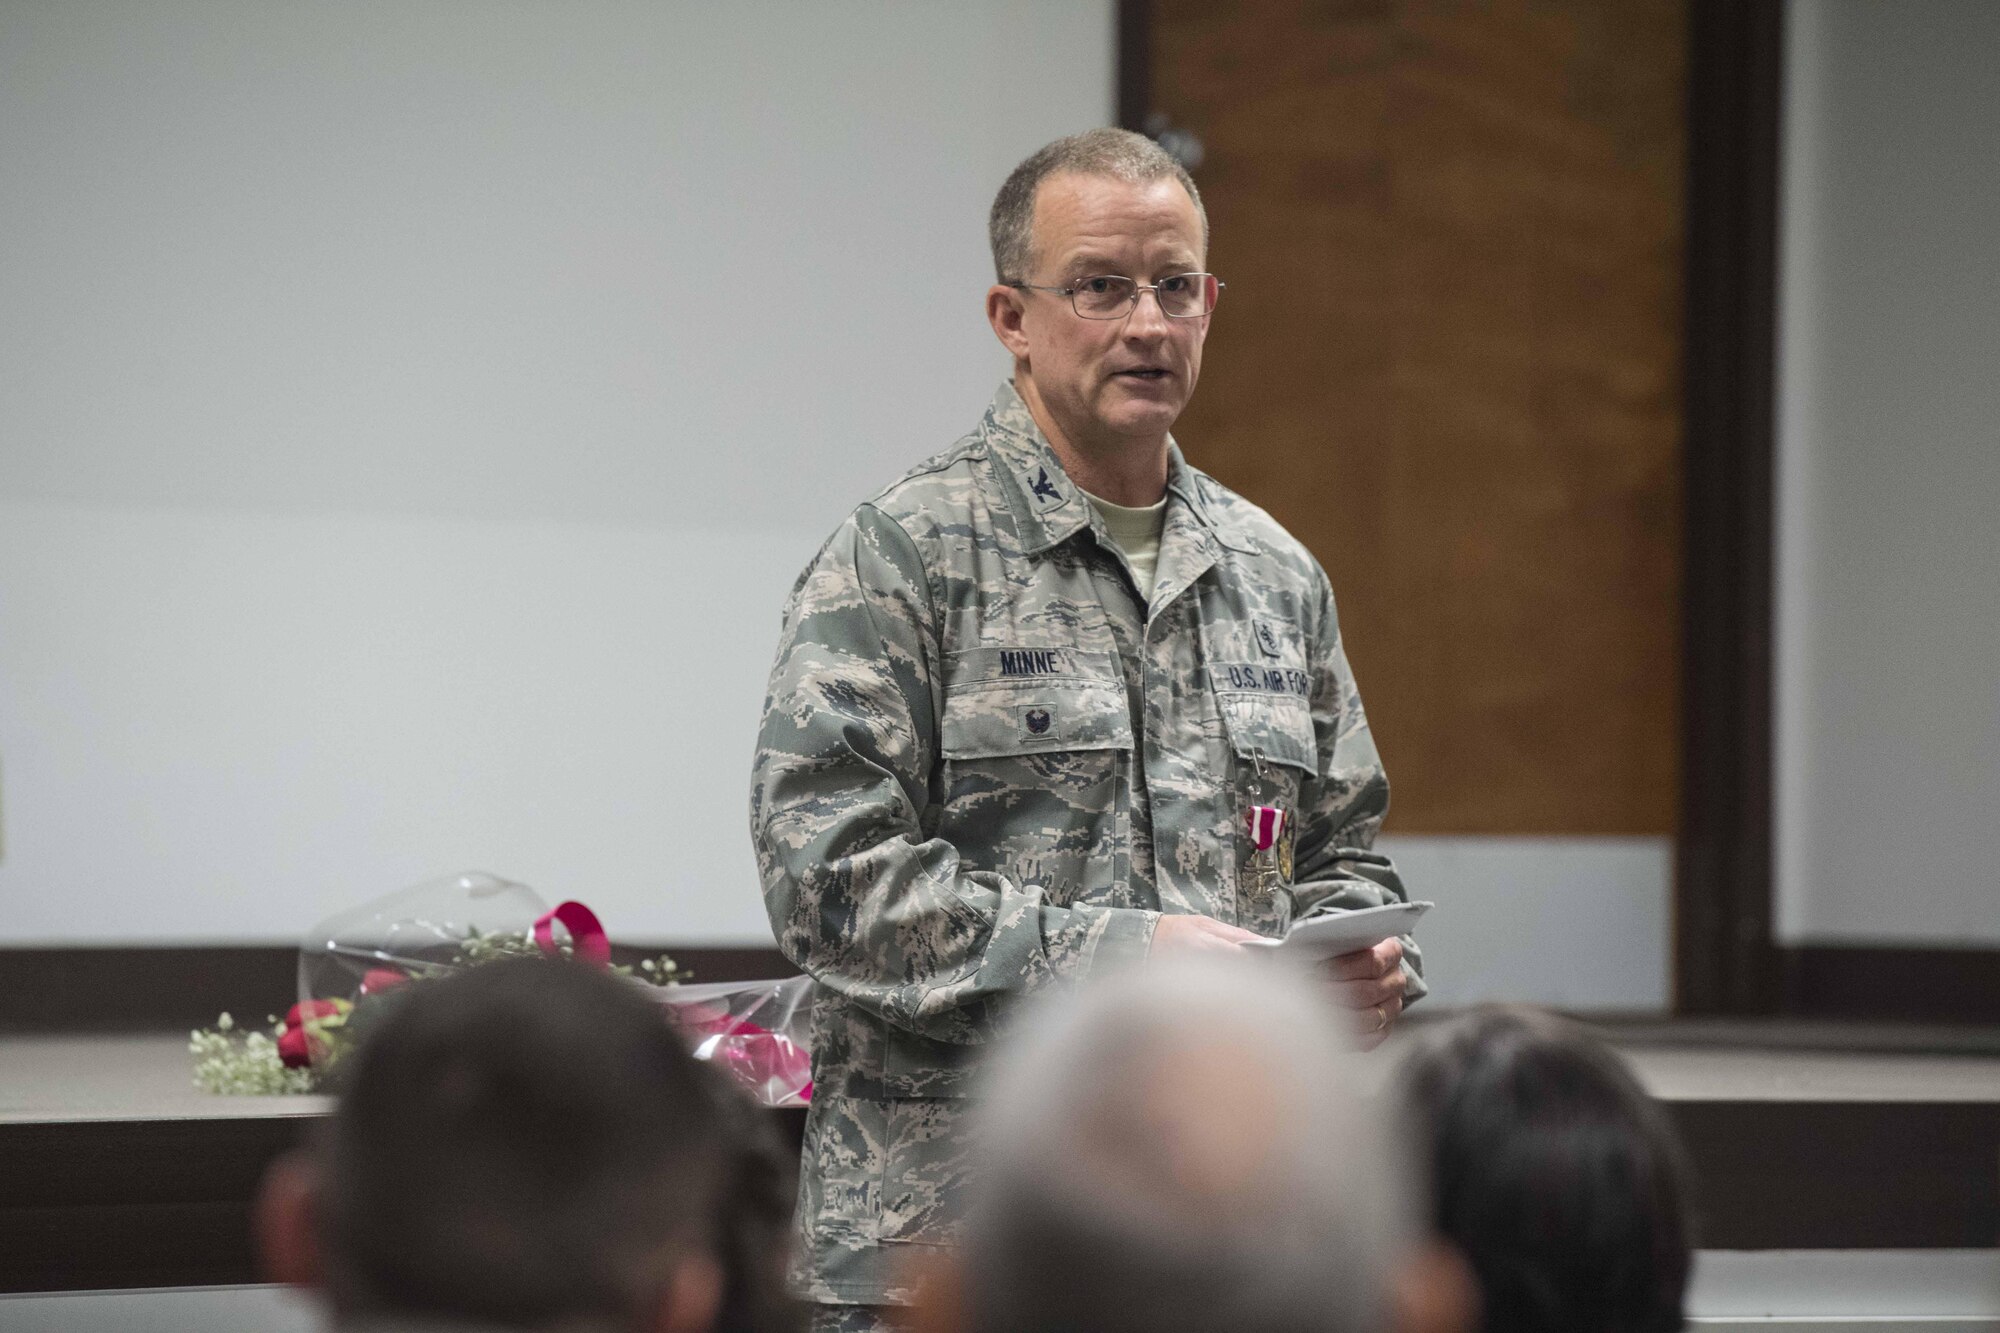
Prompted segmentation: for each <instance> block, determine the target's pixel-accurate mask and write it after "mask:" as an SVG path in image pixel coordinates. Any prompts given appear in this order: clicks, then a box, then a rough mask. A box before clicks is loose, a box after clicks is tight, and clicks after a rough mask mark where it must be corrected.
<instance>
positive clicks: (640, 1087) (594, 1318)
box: [260, 960, 749, 1333]
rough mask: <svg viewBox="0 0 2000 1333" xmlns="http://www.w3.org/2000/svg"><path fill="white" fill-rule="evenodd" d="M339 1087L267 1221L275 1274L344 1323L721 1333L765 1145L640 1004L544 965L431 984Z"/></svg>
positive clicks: (611, 983)
mask: <svg viewBox="0 0 2000 1333" xmlns="http://www.w3.org/2000/svg"><path fill="white" fill-rule="evenodd" d="M340 1074H341V1083H340V1086H341V1092H340V1097H339V1103H338V1107H337V1109H336V1111H335V1113H334V1116H333V1117H332V1120H331V1123H330V1125H329V1126H328V1127H327V1130H326V1132H325V1133H323V1134H322V1135H321V1136H320V1137H319V1138H318V1139H317V1140H315V1143H314V1147H313V1148H312V1149H311V1150H310V1151H309V1152H308V1153H307V1154H306V1155H305V1156H304V1157H303V1158H301V1159H296V1160H293V1161H290V1162H287V1163H285V1164H283V1165H281V1166H280V1167H279V1168H277V1169H275V1170H274V1171H273V1173H272V1175H271V1177H270V1179H269V1180H268V1181H267V1184H266V1190H265V1196H264V1200H263V1204H262V1207H261V1209H260V1238H261V1239H262V1241H263V1243H264V1247H265V1254H266V1259H267V1264H268V1266H269V1267H270V1269H271V1270H272V1275H273V1276H275V1277H277V1278H279V1279H280V1280H283V1281H289V1282H294V1283H298V1284H300V1285H307V1286H313V1287H317V1288H320V1289H321V1290H322V1291H323V1292H324V1294H325V1296H326V1297H327V1299H328V1301H329V1303H330V1304H331V1306H332V1309H333V1312H334V1316H335V1319H336V1321H337V1322H340V1323H349V1322H361V1321H369V1320H376V1319H430V1320H448V1321H461V1322H478V1323H485V1324H490V1325H496V1326H502V1327H508V1328H546V1327H552V1326H556V1325H561V1326H563V1327H566V1328H590V1329H598V1328H601V1329H606V1330H613V1329H615V1330H621V1333H622V1331H625V1330H630V1331H631V1333H654V1331H656V1330H674V1331H675V1333H701V1331H702V1330H706V1329H708V1328H709V1327H710V1326H711V1325H712V1323H713V1322H714V1320H715V1317H716V1315H717V1311H718V1307H719V1306H720V1305H721V1303H722V1300H723V1289H724V1286H725V1283H726V1278H725V1275H724V1273H723V1271H722V1265H723V1259H722V1256H720V1255H719V1254H718V1253H717V1251H718V1249H721V1248H724V1247H726V1245H727V1241H723V1242H721V1243H720V1244H718V1238H717V1232H718V1224H719V1221H720V1220H721V1219H722V1218H723V1217H724V1216H725V1215H724V1213H723V1212H722V1211H721V1205H722V1200H723V1195H724V1192H725V1190H727V1189H728V1188H729V1187H730V1186H731V1185H732V1184H733V1183H734V1180H733V1177H735V1176H737V1175H738V1174H740V1173H741V1172H742V1171H743V1170H746V1169H749V1168H747V1167H745V1166H744V1164H743V1163H744V1162H745V1160H746V1159H745V1158H744V1157H743V1151H744V1147H743V1145H744V1144H745V1142H746V1140H745V1139H744V1138H743V1136H742V1134H741V1133H740V1132H738V1131H735V1130H732V1129H731V1128H730V1126H729V1124H728V1123H727V1121H726V1116H725V1107H726V1103H725V1102H723V1101H722V1100H721V1099H720V1097H719V1094H720V1093H721V1092H722V1091H723V1090H722V1089H721V1088H720V1086H719V1084H718V1083H717V1081H716V1080H715V1079H714V1078H713V1077H712V1075H711V1072H710V1071H709V1070H707V1069H706V1068H704V1067H703V1066H701V1065H700V1064H698V1063H697V1062H696V1061H695V1059H694V1058H693V1056H692V1055H691V1054H690V1053H689V1051H688V1049H687V1047H686V1045H685V1043H684V1042H683V1041H682V1039H681V1037H680V1036H679V1035H678V1034H677V1033H676V1032H675V1031H674V1030H673V1029H672V1028H671V1027H670V1026H669V1025H668V1024H667V1023H666V1022H665V1021H664V1020H663V1018H662V1016H661V1014H660V1011H659V1008H658V1006H657V1005H656V1004H654V1003H652V1002H651V1001H649V1000H648V999H646V998H645V997H644V996H643V995H642V994H639V993H638V992H637V991H636V989H635V988H634V986H633V985H632V983H629V982H622V981H620V980H618V979H617V978H614V977H611V976H608V975H606V974H603V973H600V972H595V971H592V970H590V969H588V968H585V967H582V966H579V965H576V964H572V963H556V962H541V961H525V960H524V961H518V962H508V963H496V964H491V965H487V966H482V967H478V968H473V969H471V970H469V971H467V972H465V973H463V974H460V975H458V976H454V977H451V978H449V979H446V980H441V981H426V982H422V983H418V984H414V985H411V986H409V987H407V988H405V990H404V991H402V992H400V993H399V994H398V996H397V998H396V999H395V1001H394V1007H393V1008H392V1009H391V1011H390V1012H389V1013H388V1014H387V1015H386V1016H385V1017H384V1018H383V1019H382V1021H381V1022H380V1023H379V1024H377V1025H374V1026H373V1027H371V1029H370V1030H369V1032H368V1033H367V1035H366V1036H365V1038H364V1039H363V1040H362V1042H361V1044H360V1048H359V1049H358V1050H357V1051H356V1052H355V1053H354V1054H353V1055H352V1056H350V1057H348V1060H347V1061H346V1062H345V1063H344V1064H343V1066H342V1067H341V1070H340Z"/></svg>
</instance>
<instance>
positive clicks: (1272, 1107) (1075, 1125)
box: [964, 965, 1416, 1333]
mask: <svg viewBox="0 0 2000 1333" xmlns="http://www.w3.org/2000/svg"><path fill="white" fill-rule="evenodd" d="M1040 1019H1041V1021H1039V1022H1037V1023H1034V1024H1031V1025H1030V1026H1029V1027H1028V1028H1027V1029H1026V1030H1024V1032H1023V1033H1022V1034H1021V1038H1020V1040H1019V1042H1018V1044H1017V1045H1016V1046H1015V1048H1014V1049H1013V1050H1012V1051H1011V1052H1010V1053H1009V1054H1008V1056H1007V1057H1005V1058H1004V1059H1003V1060H1002V1062H1001V1063H1000V1065H999V1067H998V1068H997V1069H996V1070H995V1071H994V1077H993V1080H992V1084H991V1089H990V1099H989V1102H988V1104H987V1106H986V1108H985V1117H986V1118H985V1121H984V1130H985V1133H984V1138H983V1140H982V1144H983V1149H984V1153H985V1161H984V1163H983V1170H982V1172H981V1175H980V1186H979V1188H980V1192H979V1195H978V1198H977V1200H976V1203H975V1207H974V1210H973V1216H972V1219H971V1221H970V1225H969V1231H968V1235H967V1241H966V1278H965V1293H964V1304H965V1307H966V1314H967V1319H968V1322H969V1324H970V1326H971V1329H972V1330H973V1333H1027V1331H1028V1330H1035V1331H1036V1333H1047V1331H1048V1330H1061V1329H1072V1328H1073V1329H1078V1330H1082V1329H1092V1330H1097V1331H1098V1333H1116V1331H1117V1330H1122V1329H1132V1330H1139V1329H1145V1330H1149V1331H1150V1333H1161V1331H1162V1330H1168V1331H1170V1330H1175V1329H1188V1330H1196V1329H1217V1328H1229V1329H1235V1330H1245V1331H1246V1333H1266V1331H1270V1333H1361V1331H1362V1330H1370V1331H1371V1333H1372V1331H1373V1330H1379V1329H1382V1328H1384V1327H1385V1326H1387V1325H1388V1324H1389V1323H1391V1322H1393V1321H1390V1320H1388V1319H1387V1318H1386V1311H1387V1302H1388V1289H1389V1285H1390V1283H1391V1279H1392V1274H1393V1272H1394V1270H1395V1267H1396V1265H1397V1263H1398V1261H1399V1260H1400V1259H1401V1258H1402V1257H1403V1256H1404V1255H1406V1254H1407V1252H1408V1251H1409V1250H1410V1248H1411V1247H1412V1246H1413V1245H1414V1244H1415V1241H1416V1231H1415V1223H1414V1220H1413V1218H1412V1216H1411V1205H1410V1203H1409V1200H1410V1199H1411V1197H1412V1196H1413V1193H1414V1191H1413V1190H1412V1188H1411V1185H1410V1182H1409V1181H1408V1179H1407V1178H1406V1169H1405V1167H1404V1164H1403V1158H1402V1154H1401V1150H1400V1146H1399V1145H1397V1144H1396V1143H1394V1142H1393V1141H1392V1140H1391V1139H1390V1138H1389V1136H1388V1135H1387V1134H1386V1133H1385V1131H1384V1127H1383V1126H1382V1124H1381V1123H1380V1122H1379V1121H1378V1119H1377V1116H1376V1112H1375V1109H1374V1106H1373V1104H1372V1102H1371V1101H1370V1100H1369V1099H1367V1098H1365V1097H1363V1096H1362V1095H1361V1094H1360V1092H1359V1091H1358V1090H1357V1088H1356V1086H1355V1082H1356V1078H1357V1075H1358V1074H1359V1072H1360V1071H1359V1070H1358V1068H1357V1065H1356V1063H1355V1062H1356V1059H1357V1057H1355V1056H1353V1055H1352V1054H1351V1052H1349V1050H1348V1049H1347V1047H1348V1038H1347V1036H1346V1035H1345V1032H1344V1029H1343V1027H1342V1025H1341V1024H1340V1023H1339V1022H1338V1021H1337V1020H1336V1018H1335V1017H1334V1016H1333V1015H1332V1014H1331V1013H1330V1012H1329V1011H1327V1010H1326V1009H1325V1008H1324V1007H1323V1002H1322V1000H1321V997H1320V996H1319V994H1318V993H1317V992H1316V991H1315V990H1314V989H1313V988H1312V987H1310V986H1309V985H1308V984H1307V983H1306V982H1305V981H1304V980H1303V979H1300V978H1295V977H1292V976H1290V975H1289V974H1286V973H1282V972H1279V971H1278V970H1276V969H1272V968H1257V969H1243V968H1227V967H1220V966H1216V965H1207V966H1200V967H1173V968H1166V967H1158V968H1149V969H1145V970H1143V971H1140V972H1135V973H1132V974H1130V975H1127V976H1125V977H1122V978H1119V979H1116V980H1114V981H1112V982H1110V983H1109V984H1106V985H1104V986H1101V987H1099V988H1097V989H1094V990H1092V991H1088V992H1086V993H1084V994H1082V995H1081V996H1077V997H1073V998H1072V999H1071V1000H1070V1001H1069V1002H1068V1003H1067V1004H1065V1005H1064V1006H1063V1007H1061V1008H1060V1009H1058V1010H1052V1011H1050V1012H1046V1013H1044V1014H1042V1015H1040Z"/></svg>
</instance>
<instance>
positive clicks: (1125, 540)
mask: <svg viewBox="0 0 2000 1333" xmlns="http://www.w3.org/2000/svg"><path fill="white" fill-rule="evenodd" d="M1083 495H1084V498H1085V499H1087V500H1089V501H1090V507H1091V508H1092V509H1095V510H1096V511H1097V516H1098V517H1099V518H1101V519H1103V520H1104V526H1105V528H1106V529H1107V530H1108V531H1109V532H1110V533H1111V540H1112V541H1115V542H1117V543H1118V549H1119V550H1121V551H1123V552H1124V553H1125V563H1126V564H1127V565H1130V566H1131V567H1132V578H1133V581H1134V582H1136V583H1137V584H1138V585H1139V596H1140V597H1141V598H1143V599H1144V600H1145V601H1146V602H1148V603H1150V602H1151V601H1152V600H1153V578H1154V575H1155V574H1157V573H1158V571H1159V565H1160V532H1161V530H1162V529H1164V528H1165V527H1166V523H1167V497H1166V496H1164V495H1163V496H1161V497H1160V502H1159V503H1158V504H1151V505H1146V506H1144V507H1143V508H1139V509H1128V508H1127V507H1126V506H1124V505H1115V504H1112V503H1111V502H1110V501H1109V500H1100V499H1098V498H1097V497H1096V496H1094V495H1092V494H1091V493H1090V492H1089V491H1085V492H1084V493H1083Z"/></svg>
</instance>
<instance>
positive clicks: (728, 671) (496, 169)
mask: <svg viewBox="0 0 2000 1333" xmlns="http://www.w3.org/2000/svg"><path fill="white" fill-rule="evenodd" d="M1112 24H1113V16H1112V6H1111V5H1110V4H1109V3H1108V2H1106V0H1099V2H1097V3H1087V4H1078V3H1074V2H1073V0H982V2H981V3H961V4H951V5H940V4H931V3H924V2H921V0H910V2H909V3H903V4H889V3H863V2H860V0H854V2H849V3H842V4H839V5H825V4H810V3H803V2H801V3H765V4H760V5H711V4H695V3H684V4H668V3H657V2H655V0H596V2H594V3H588V4H582V3H568V4H561V5H547V4H527V3H519V4H487V3H482V4H465V3H443V2H441V0H429V2H427V3H425V4H422V5H406V4H401V3H365V2H362V0H346V2H344V3H341V4H338V5H301V4H280V5H273V4H268V3H262V2H261V0H257V2H251V0H245V2H244V3H228V2H227V0H194V2H193V3H185V4H177V5H172V6H163V5H151V4H145V3H129V4H108V3H98V2H94V0H39V2H35V3H30V2H28V0H12V2H10V3H9V4H7V5H6V6H5V7H4V8H0V236H5V237H6V244H5V245H4V246H0V310H4V311H5V312H6V318H5V319H4V320H0V834H4V852H0V942H59V941H114V940H151V941H166V940H196V939H209V938H218V937H219V938H241V939H271V940H289V939H294V938H296V937H297V936H298V934H299V933H300V932H301V931H302V930H303V929H304V928H305V927H306V926H307V925H309V924H310V923H311V922H312V921H313V920H315V919H316V918H318V917H319V916H322V915H324V914H326V913H328V912H331V911H334V910H337V909H339V908H341V907H345V906H348V905H351V904H354V903H357V902H359V901H362V900H364V899H367V898H371V897H374V896H377V895H379V894H380V893H382V892H385V891H387V890H389V889H393V888H396V887H399V886H402V885H405V884H409V883H413V882H416V881H419V880H423V879H426V878H429V877H432V876H435V875H438V874H442V873H448V872H451V871H455V870H460V869H467V868H475V867H484V868H488V869H491V870H494V871H497V872H500V873H503V874H506V875H509V876H511V877H513V878H517V879H521V880H524V881H526V882H528V883H530V884H532V885H534V886H535V887H537V888H538V889H540V890H541V891H542V892H543V893H544V894H545V895H546V896H548V897H550V898H551V899H553V898H557V897H562V896H579V897H583V898H586V899H587V900H589V901H590V902H592V903H593V904H594V905H596V906H597V907H598V908H599V910H600V911H601V912H602V913H603V914H604V915H605V916H606V918H607V920H608V921H609V922H610V923H611V924H612V925H613V927H614V928H615V929H616V930H618V931H619V933H621V934H624V935H627V936H631V937H646V936H654V937H658V936H669V937H672V938H676V939H684V940H701V939H738V938H742V939H755V938H759V937H764V938H768V934H767V930H766V928H765V927H764V925H763V914H762V909H761V906H760V905H759V903H758V901H757V893H756V879H755V874H754V868H753V865H752V861H751V857H750V851H749V843H748V836H747V832H746V812H745V803H746V793H747V784H748V770H749V758H750V750H751V746H752V742H753V738H754V735H755V728H756V719H757V712H758V706H759V703H760V700H761V697H762V691H763V683H764V675H765V672H766V671H767V670H768V668H769V664H770V653H771V650H772V648H773V646H774V644H775V641H776V635H777V625H778V612H779V608H780V604H781V603H782V601H783V598H784V594H785V592H786V591H787V589H788V588H789V586H790V583H791V580H792V578H793V576H794V575H795V574H796V573H797V572H798V570H799V568H800V567H801V566H802V565H803V564H804V562H805V561H806V560H807V559H808V558H809V557H810V556H811V554H812V552H813V550H814V549H815V547H816V546H817V545H818V543H819V541H820V539H821V538H822V537H823V536H824V535H825V534H826V533H827V532H828V531H829V530H831V528H832V527H833V525H834V524H835V523H837V522H838V521H839V519H840V517H841V516H842V514H844V513H845V511H846V510H847V509H848V508H850V507H851V506H852V505H853V504H854V503H855V502H856V501H857V500H859V499H862V498H864V497H865V496H866V495H867V494H869V493H870V492H872V491H873V490H874V489H876V488H877V487H879V486H880V485H882V484H883V483H885V482H886V481H887V480H889V479H890V478H891V477H892V476H894V475H895V474H896V473H897V472H899V471H901V470H902V469H903V468H904V467H906V466H908V465H909V464H910V463H912V462H914V461H915V460H917V459H918V458H921V457H923V456H924V455H926V454H928V453H931V452H934V451H936V450H938V449H941V448H943V447H944V446H945V445H947V444H949V443H950V442H951V440H952V439H953V438H955V437H956V436H957V435H958V434H959V433H961V432H962V431H964V430H965V429H967V428H969V427H970V426H971V425H973V424H974V423H975V422H976V420H977V415H978V413H979V411H980V409H981V408H982V407H983V405H984V404H985V401H986V398H987V396H988V395H989V394H990V393H991V391H992V388H993V386H994V384H995V383H997V382H998V380H999V378H1000V376H1001V375H1003V374H1004V373H1005V370H1006V365H1005V362H1004V360H1003V358H1002V356H1001V354H1000V352H999V349H998V347H997V345H996V344H994V342H993V341H992V335H991V333H990V332H988V331H987V329H986V328H985V325H984V321H983V317H982V315H981V313H980V307H981V300H982V296H983V293H984V289H985V286H986V284H987V283H988V282H989V281H990V269H989V268H988V260H987V257H986V250H985V211H986V207H987V205H988V203H989V202H990V200H991V198H992V192H993V190H994V189H995V188H996V187H997V186H998V184H999V182H1000V180H1001V179H1002V178H1003V177H1004V176H1005V174H1006V172H1007V170H1008V169H1009V168H1010V167H1012V165H1013V164H1014V163H1015V162H1016V161H1018V160H1019V159H1020V158H1021V157H1023V156H1025V155H1026V154H1027V153H1028V152H1030V151H1032V150H1033V149H1034V148H1035V147H1037V146H1038V145H1040V144H1041V143H1043V142H1045V141H1046V140H1048V139H1050V138H1052V137H1054V136H1056V135H1058V134H1062V133H1067V132H1070V131H1073V130H1076V129H1080V128H1084V127H1087V126H1090V125H1094V124H1101V123H1103V122H1105V121H1106V120H1108V119H1109V118H1110V117H1111V114H1112V105H1111V104H1112V79H1113V72H1112V65H1113V58H1112V38H1113V27H1112Z"/></svg>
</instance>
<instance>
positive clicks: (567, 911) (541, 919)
mask: <svg viewBox="0 0 2000 1333" xmlns="http://www.w3.org/2000/svg"><path fill="white" fill-rule="evenodd" d="M556 922H561V923H562V927H563V929H564V930H567V931H568V932H569V943H570V948H571V949H572V950H574V951H575V953H576V956H577V957H578V958H580V959H582V960H583V961H584V962H586V963H591V964H594V965H595V966H597V967H609V966H611V941H610V939H609V938H608V937H607V936H606V935H605V933H604V925H603V923H602V922H600V921H599V920H598V919H597V913H595V912H593V911H591V910H590V909H589V908H588V907H585V906H584V905H583V904H582V903H579V902H574V901H572V902H566V903H557V904H556V905H555V906H554V907H551V908H550V909H549V910H548V911H546V912H544V913H542V914H541V915H540V916H538V917H536V918H535V947H536V948H538V949H540V950H541V951H542V952H543V953H545V954H547V955H549V956H550V957H551V958H553V957H555V956H556V955H557V954H559V953H561V952H562V950H561V948H560V946H558V945H557V944H556V932H555V924H554V923H556Z"/></svg>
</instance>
